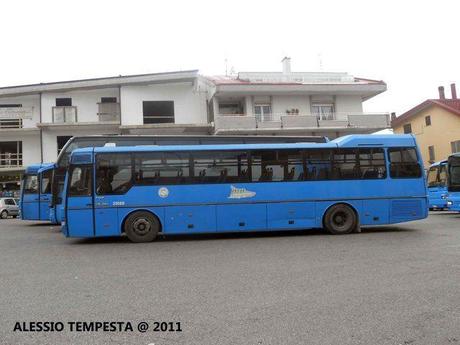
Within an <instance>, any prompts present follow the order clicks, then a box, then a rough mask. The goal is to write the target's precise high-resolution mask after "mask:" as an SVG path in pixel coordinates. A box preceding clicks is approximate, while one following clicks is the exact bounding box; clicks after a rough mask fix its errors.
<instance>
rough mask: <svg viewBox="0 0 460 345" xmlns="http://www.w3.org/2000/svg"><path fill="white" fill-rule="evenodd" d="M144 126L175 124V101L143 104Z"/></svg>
mask: <svg viewBox="0 0 460 345" xmlns="http://www.w3.org/2000/svg"><path fill="white" fill-rule="evenodd" d="M142 109H143V115H144V124H149V123H174V101H144V102H142Z"/></svg>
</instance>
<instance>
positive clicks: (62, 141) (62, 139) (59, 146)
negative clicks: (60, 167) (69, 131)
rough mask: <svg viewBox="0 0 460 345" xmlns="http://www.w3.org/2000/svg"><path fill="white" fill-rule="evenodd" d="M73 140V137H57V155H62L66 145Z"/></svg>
mask: <svg viewBox="0 0 460 345" xmlns="http://www.w3.org/2000/svg"><path fill="white" fill-rule="evenodd" d="M70 138H72V136H71V135H58V136H57V137H56V140H57V153H58V154H59V153H61V151H62V149H63V148H64V146H65V144H67V142H68V141H69V139H70Z"/></svg>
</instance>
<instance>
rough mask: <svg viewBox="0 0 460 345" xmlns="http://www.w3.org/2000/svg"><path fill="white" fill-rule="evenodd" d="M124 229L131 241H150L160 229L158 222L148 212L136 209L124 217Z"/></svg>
mask: <svg viewBox="0 0 460 345" xmlns="http://www.w3.org/2000/svg"><path fill="white" fill-rule="evenodd" d="M124 230H125V233H126V235H127V236H128V238H129V239H130V240H131V241H132V242H137V243H139V242H151V241H153V240H154V239H155V238H156V237H157V235H158V232H159V231H160V222H159V221H158V219H157V218H156V217H155V216H154V215H153V214H151V213H150V212H147V211H136V212H134V213H131V214H130V215H129V216H128V218H127V219H126V221H125V225H124Z"/></svg>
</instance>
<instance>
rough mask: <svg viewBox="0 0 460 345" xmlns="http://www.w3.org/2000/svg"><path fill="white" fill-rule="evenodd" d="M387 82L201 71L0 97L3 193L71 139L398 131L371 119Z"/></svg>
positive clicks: (31, 89)
mask: <svg viewBox="0 0 460 345" xmlns="http://www.w3.org/2000/svg"><path fill="white" fill-rule="evenodd" d="M385 90H386V84H385V83H384V82H382V81H374V80H369V79H360V78H355V77H352V76H350V75H348V74H346V73H326V72H317V73H303V72H291V71H290V59H289V58H285V59H283V72H269V73H254V72H249V73H239V74H238V76H232V77H228V76H227V77H204V76H201V75H199V74H198V71H197V70H193V71H180V72H171V73H157V74H145V75H133V76H119V77H110V78H98V79H87V80H75V81H64V82H55V83H42V84H35V85H24V86H12V87H2V88H0V192H1V191H2V189H11V188H13V189H15V188H17V185H18V181H19V175H20V173H21V171H23V169H24V167H25V166H27V165H29V164H33V163H37V162H51V161H55V160H56V157H57V155H58V152H59V150H60V149H61V148H62V146H63V145H64V144H65V143H66V141H67V140H68V139H69V137H71V136H77V135H90V134H181V135H187V134H194V135H225V134H241V135H247V134H248V135H250V134H264V135H271V134H273V135H276V134H284V135H289V134H296V135H327V136H329V137H337V136H341V135H344V134H347V133H371V132H375V131H377V130H380V129H384V128H388V127H389V117H388V114H386V113H380V114H364V113H363V110H362V103H363V101H365V100H367V99H369V98H371V97H373V96H375V95H377V94H379V93H381V92H383V91H385Z"/></svg>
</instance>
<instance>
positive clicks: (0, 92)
mask: <svg viewBox="0 0 460 345" xmlns="http://www.w3.org/2000/svg"><path fill="white" fill-rule="evenodd" d="M197 77H198V70H188V71H176V72H164V73H148V74H134V75H119V76H115V77H104V78H92V79H78V80H68V81H58V82H51V83H39V84H29V85H18V86H6V87H0V97H1V96H21V95H28V94H34V93H39V92H49V91H70V90H75V89H94V88H108V87H118V86H120V85H139V84H140V85H142V84H155V83H166V82H181V81H190V80H193V79H195V78H197Z"/></svg>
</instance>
